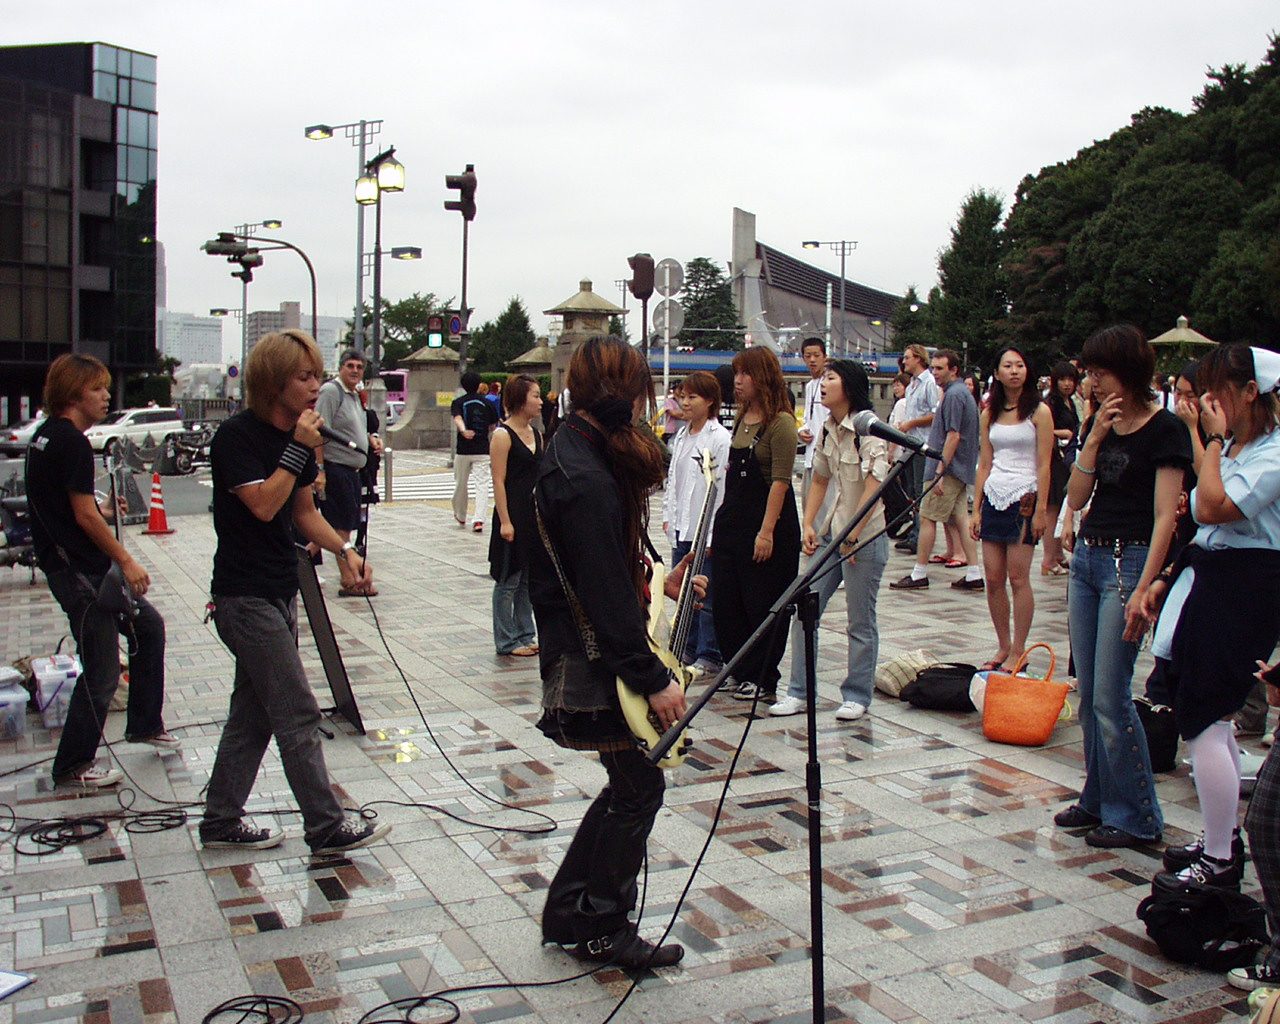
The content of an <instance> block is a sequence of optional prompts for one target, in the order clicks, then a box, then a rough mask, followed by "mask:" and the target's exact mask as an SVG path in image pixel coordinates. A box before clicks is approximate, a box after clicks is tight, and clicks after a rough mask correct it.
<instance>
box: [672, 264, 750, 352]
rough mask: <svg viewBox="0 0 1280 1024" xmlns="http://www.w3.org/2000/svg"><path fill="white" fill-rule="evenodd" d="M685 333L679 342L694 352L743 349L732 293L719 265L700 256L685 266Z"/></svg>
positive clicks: (682, 296) (683, 294) (741, 329)
mask: <svg viewBox="0 0 1280 1024" xmlns="http://www.w3.org/2000/svg"><path fill="white" fill-rule="evenodd" d="M680 303H681V305H682V306H684V329H683V330H681V332H680V336H679V340H680V344H682V345H693V346H694V347H695V348H714V349H722V350H724V351H730V352H732V351H737V350H738V349H740V348H742V332H743V330H744V328H743V326H742V325H741V324H740V323H738V311H737V309H735V308H734V305H733V291H732V289H731V287H730V285H729V279H728V278H727V277H725V274H724V271H723V270H722V269H721V268H720V264H718V263H716V262H715V261H714V260H709V259H707V258H706V257H705V256H699V257H697V258H696V259H692V260H690V261H689V262H688V263H686V264H685V268H684V291H683V293H681V295H680Z"/></svg>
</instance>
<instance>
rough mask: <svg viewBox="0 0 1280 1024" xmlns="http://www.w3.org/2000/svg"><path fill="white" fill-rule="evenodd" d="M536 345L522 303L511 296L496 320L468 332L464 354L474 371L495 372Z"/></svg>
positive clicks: (517, 297)
mask: <svg viewBox="0 0 1280 1024" xmlns="http://www.w3.org/2000/svg"><path fill="white" fill-rule="evenodd" d="M537 343H538V339H537V337H536V336H535V335H534V333H533V326H532V325H531V324H530V323H529V314H528V312H527V311H526V310H525V308H524V303H522V302H521V301H520V298H519V296H513V297H512V299H511V301H510V302H509V303H508V304H507V308H506V309H504V310H503V311H502V312H501V313H500V314H499V315H498V317H497V319H496V320H488V321H486V322H485V323H484V324H483V325H481V327H480V328H479V329H478V330H476V331H474V332H472V335H471V344H470V345H469V346H468V350H467V354H468V358H469V359H470V360H471V365H472V367H473V368H474V369H475V370H477V371H488V372H490V373H497V372H500V371H505V370H506V369H508V366H507V364H508V363H510V362H511V361H512V360H513V359H515V358H516V357H517V356H521V355H524V353H526V352H528V351H529V349H531V348H533V346H534V345H536V344H537Z"/></svg>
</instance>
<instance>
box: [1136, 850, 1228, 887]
mask: <svg viewBox="0 0 1280 1024" xmlns="http://www.w3.org/2000/svg"><path fill="white" fill-rule="evenodd" d="M1240 875H1241V872H1240V871H1238V870H1237V869H1236V862H1235V860H1234V859H1232V860H1218V858H1217V857H1210V856H1209V855H1208V854H1207V853H1202V854H1201V855H1200V857H1199V859H1198V860H1193V861H1192V862H1191V863H1190V864H1188V865H1187V866H1186V867H1185V868H1183V869H1182V870H1181V871H1177V872H1174V871H1161V872H1160V873H1159V874H1158V875H1156V877H1155V878H1154V879H1152V881H1153V882H1154V883H1155V886H1156V887H1157V888H1160V889H1167V890H1177V889H1194V888H1199V887H1203V886H1213V887H1214V888H1216V889H1235V890H1237V891H1238V890H1239V888H1240Z"/></svg>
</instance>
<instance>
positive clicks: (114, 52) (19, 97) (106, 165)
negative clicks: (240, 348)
mask: <svg viewBox="0 0 1280 1024" xmlns="http://www.w3.org/2000/svg"><path fill="white" fill-rule="evenodd" d="M157 140H158V135H157V116H156V59H155V57H154V56H151V55H150V54H145V53H138V52H136V51H132V50H127V49H123V48H121V47H117V46H110V45H107V44H105V43H68V44H57V45H51V46H15V47H0V395H3V396H5V397H7V398H8V399H9V401H8V418H9V419H11V420H12V419H16V418H17V416H18V409H19V402H18V398H19V396H27V397H29V398H30V399H31V403H30V404H31V408H33V409H34V408H35V407H36V406H38V405H39V394H40V390H41V388H42V387H43V380H44V371H45V368H46V367H47V366H48V364H49V362H50V361H51V360H52V359H54V358H55V357H56V356H58V355H60V354H61V353H63V352H69V351H73V350H74V351H78V352H85V353H88V354H91V355H95V356H97V357H98V358H100V359H102V360H103V362H105V363H107V365H108V366H109V367H111V371H112V376H113V378H114V387H115V390H116V393H117V395H119V394H122V392H123V385H124V379H125V377H126V376H128V375H129V374H131V373H136V372H139V371H143V370H149V369H151V368H152V367H153V366H154V365H155V361H156V338H155V315H156V314H155V310H156V265H155V259H156V257H155V249H156V247H155V238H156V152H157V148H158V145H157Z"/></svg>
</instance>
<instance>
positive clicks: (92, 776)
mask: <svg viewBox="0 0 1280 1024" xmlns="http://www.w3.org/2000/svg"><path fill="white" fill-rule="evenodd" d="M123 778H124V773H123V772H122V771H120V769H119V768H103V767H101V766H100V765H96V764H94V765H90V766H89V767H88V768H85V769H83V770H81V771H78V772H75V773H74V774H71V775H64V776H63V777H62V778H60V779H58V780H56V782H55V785H59V786H83V787H84V788H85V789H106V788H107V787H108V786H114V785H115V784H116V783H118V782H119V781H120V780H121V779H123Z"/></svg>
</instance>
